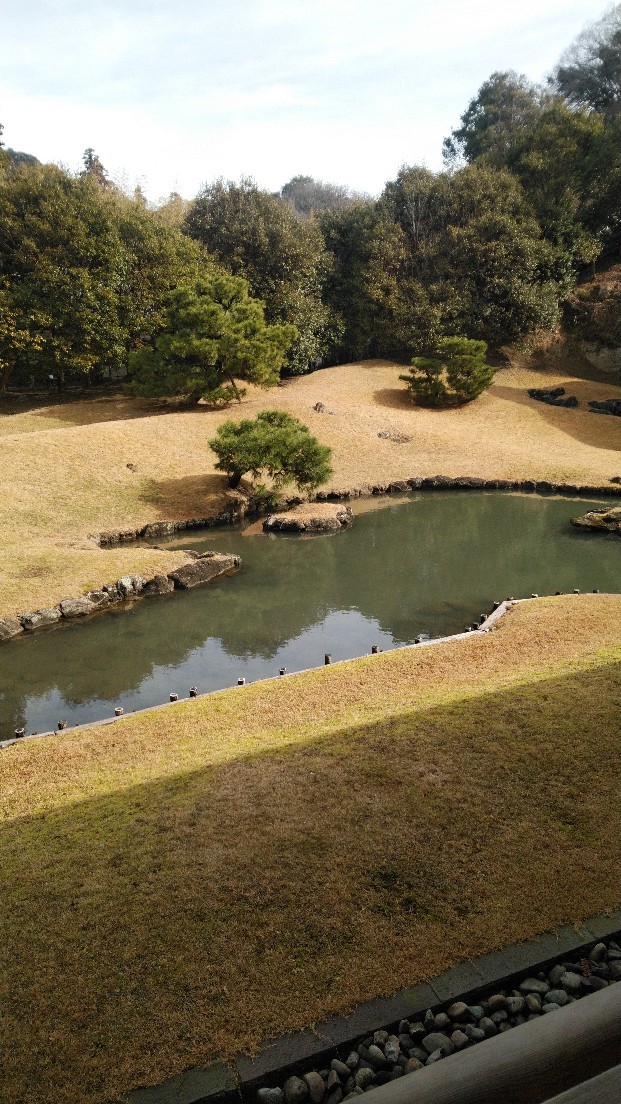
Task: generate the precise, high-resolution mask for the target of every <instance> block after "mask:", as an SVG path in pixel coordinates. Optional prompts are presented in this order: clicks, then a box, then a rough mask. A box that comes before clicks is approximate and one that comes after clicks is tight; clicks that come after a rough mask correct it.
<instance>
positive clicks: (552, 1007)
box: [541, 1001, 561, 1012]
mask: <svg viewBox="0 0 621 1104" xmlns="http://www.w3.org/2000/svg"><path fill="white" fill-rule="evenodd" d="M560 1007H561V1006H560V1004H555V1003H554V1001H550V1003H549V1004H544V1006H543V1008H542V1009H541V1011H542V1012H556V1011H557V1009H559V1008H560Z"/></svg>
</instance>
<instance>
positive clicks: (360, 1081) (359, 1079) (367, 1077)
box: [354, 1066, 375, 1089]
mask: <svg viewBox="0 0 621 1104" xmlns="http://www.w3.org/2000/svg"><path fill="white" fill-rule="evenodd" d="M354 1081H355V1082H356V1088H358V1089H366V1088H368V1086H369V1085H373V1084H374V1082H375V1074H374V1073H373V1070H371V1069H367V1067H366V1066H363V1067H362V1069H359V1070H356V1074H355V1077H354Z"/></svg>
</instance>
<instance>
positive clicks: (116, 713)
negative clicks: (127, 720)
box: [114, 705, 124, 717]
mask: <svg viewBox="0 0 621 1104" xmlns="http://www.w3.org/2000/svg"><path fill="white" fill-rule="evenodd" d="M123 712H124V710H123V706H122V705H116V706H115V707H114V716H115V717H122V716H123Z"/></svg>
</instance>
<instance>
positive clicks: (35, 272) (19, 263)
mask: <svg viewBox="0 0 621 1104" xmlns="http://www.w3.org/2000/svg"><path fill="white" fill-rule="evenodd" d="M0 139H1V132H0ZM443 155H444V168H443V170H442V171H441V172H432V171H430V170H429V169H427V168H423V167H420V166H417V165H415V164H413V165H404V166H402V168H401V169H400V170H399V172H398V173H397V175H396V178H395V179H394V180H390V181H388V182H387V183H386V185H385V187H384V189H383V191H382V193H381V195H380V196H379V197H378V198H372V197H369V196H366V195H362V194H357V193H354V192H352V191H350V190H348V189H347V188H345V187H342V186H339V185H333V184H326V183H323V182H321V181H316V180H314V179H312V178H311V177H308V176H297V177H294V178H293V179H292V180H290V181H289V182H288V183H287V184H285V185H284V186H283V187H282V189H281V190H280V192H279V193H276V194H273V193H270V192H268V191H265V190H262V189H260V188H259V187H257V186H256V184H255V183H254V182H253V181H252V180H251V179H242V180H240V181H237V182H231V181H228V182H227V181H224V180H216V181H213V182H211V183H208V184H206V185H205V186H204V187H203V188H202V189H201V191H200V192H199V194H198V195H197V196H196V197H195V198H194V199H192V200H191V201H187V200H184V199H183V198H182V197H181V196H179V195H178V194H175V193H173V194H171V195H170V196H169V197H168V199H167V200H166V201H165V202H163V203H160V204H159V205H155V206H154V205H150V204H149V203H148V202H147V201H146V199H145V196H144V195H143V193H142V191H141V190H140V188H137V189H136V190H135V192H134V193H133V194H132V195H127V194H125V193H124V192H123V191H122V190H121V189H120V188H119V187H117V186H116V185H115V184H114V183H113V182H112V181H111V180H110V179H109V177H108V174H107V172H106V170H105V168H104V166H103V165H102V163H101V161H100V159H99V158H98V156H97V154H96V153H95V152H94V151H93V150H92V149H89V150H86V151H85V154H84V159H83V169H82V171H80V172H79V173H77V174H72V173H70V172H68V171H66V170H65V169H64V168H62V167H59V166H57V165H54V164H41V163H39V161H38V160H37V159H36V157H34V156H32V155H31V154H25V153H21V152H16V151H14V150H11V149H5V148H4V147H2V148H0V390H4V389H6V388H7V386H11V387H18V388H30V389H32V390H38V389H43V390H45V389H50V388H58V390H59V391H60V390H63V389H64V388H65V387H68V386H72V387H75V386H80V387H81V386H93V385H97V384H100V383H102V382H104V381H107V380H113V381H114V380H125V379H127V378H129V379H130V380H131V379H132V370H133V366H135V365H142V366H143V367H144V364H145V363H147V362H148V360H149V356H148V355H146V354H144V355H141V350H144V349H145V348H147V349H149V348H151V349H152V348H153V347H154V343H155V342H157V340H158V338H159V337H161V336H162V335H163V334H165V333H166V330H167V326H168V325H169V324H170V317H171V310H173V308H174V304H175V302H176V300H175V296H177V300H178V298H179V296H180V295H181V296H182V297H183V295H184V294H185V297H186V301H187V302H190V303H191V301H192V296H193V295H195V292H196V289H197V288H201V289H203V291H202V292H201V294H203V295H204V294H205V292H204V288H205V287H212V286H215V285H218V286H224V285H222V283H221V278H223V277H224V276H225V275H228V277H229V278H230V277H231V276H232V277H235V278H236V280H237V281H238V283H237V284H236V285H235V286H236V287H237V288H238V289H239V287H240V286H242V285H243V294H244V295H245V296H246V297H247V299H248V302H252V300H260V301H261V303H262V305H263V309H262V311H260V314H261V325H265V326H267V327H268V330H266V331H265V332H268V331H269V334H272V335H276V337H279V338H280V346H281V353H282V355H281V356H280V359H279V360H278V365H279V371H280V372H281V373H282V374H284V375H299V374H303V373H306V372H309V371H312V370H314V369H315V368H317V367H321V366H326V365H333V364H339V363H346V362H349V361H352V360H359V359H363V358H369V357H391V358H394V359H395V360H398V361H402V362H406V361H409V360H410V358H411V357H412V355H423V356H424V355H426V354H427V353H428V352H429V350H430V349H432V348H433V347H434V346H435V345H436V344H437V342H438V341H441V340H443V339H445V338H448V337H451V336H452V335H455V334H459V335H462V336H464V337H467V338H470V339H474V340H478V341H484V342H486V343H487V344H488V346H489V347H490V348H491V349H492V350H498V349H500V348H501V347H502V346H504V345H507V344H512V343H519V342H520V341H522V340H523V339H524V338H525V337H526V335H529V334H532V333H533V332H536V331H541V330H544V331H546V330H547V331H553V330H555V329H556V328H558V326H559V325H560V324H561V322H563V320H564V321H565V324H566V325H569V326H571V325H573V326H574V327H579V326H580V325H581V324H582V325H584V321H583V320H582V322H581V319H580V317H579V316H578V315H576V312H575V311H573V312H572V311H571V310H570V309H569V303H570V301H571V296H572V293H573V292H574V289H575V288H576V285H577V284H578V283H579V281H580V280H581V278H582V277H583V276H584V275H585V273H588V272H592V271H593V266H597V265H600V266H601V265H606V264H611V263H614V261H615V260H616V259H617V258H618V257H619V255H620V253H621V4H618V5H616V6H615V7H613V8H612V9H611V10H610V11H609V12H608V13H607V15H606V16H605V17H604V18H603V19H601V20H599V21H598V22H597V23H594V24H592V25H590V26H588V27H587V28H586V29H585V30H584V31H583V32H582V34H581V35H580V36H579V37H578V39H577V40H576V41H575V42H574V43H573V44H572V45H570V46H569V47H568V49H567V50H566V51H565V53H564V54H563V55H562V57H561V59H560V61H559V63H558V65H557V66H556V68H555V70H554V72H553V73H552V74H551V75H550V76H549V77H548V78H547V81H546V82H545V83H542V84H537V83H533V82H531V81H529V80H528V79H527V78H526V77H524V76H522V75H519V74H518V73H515V72H495V73H492V75H491V76H490V77H489V79H488V80H486V81H485V82H484V83H483V84H482V85H481V87H480V89H479V91H478V93H477V94H476V96H475V97H474V98H473V99H472V100H471V102H470V103H469V104H468V105H467V107H466V108H465V110H464V112H463V114H462V116H461V119H460V120H459V123H458V125H457V126H456V127H455V129H454V130H453V131H452V133H451V134H450V135H449V136H448V137H446V138H445V140H444V145H443ZM219 279H220V283H218V280H219ZM240 280H241V281H242V285H240V284H239V281H240ZM214 282H215V283H214ZM188 296H189V299H188ZM618 306H619V305H618V303H617V304H616V305H615V307H614V309H613V310H612V313H611V312H609V314H610V324H609V325H608V326H607V328H606V329H605V331H604V332H603V333H599V334H598V335H597V337H598V339H599V340H601V341H603V342H604V343H605V342H606V341H609V342H610V343H611V344H614V343H615V342H617V343H618V341H619V337H620V335H619V328H620V327H619V324H618V320H619V314H620V312H619V309H618ZM219 307H221V304H220V305H219ZM253 310H254V314H255V315H256V310H255V309H254V308H253ZM219 313H220V317H222V316H223V315H224V313H226V312H225V311H224V310H220V312H219ZM615 318H616V323H615ZM271 327H276V328H275V329H271ZM283 334H284V335H287V337H288V340H287V341H286V342H285V341H284V339H283ZM285 345H286V351H285ZM274 363H275V362H274ZM128 370H129V375H128ZM139 375H140V374H139ZM143 376H144V371H143ZM135 387H138V389H140V382H138V383H137V384H135ZM160 391H161V389H160ZM151 393H157V389H156V391H153V388H151Z"/></svg>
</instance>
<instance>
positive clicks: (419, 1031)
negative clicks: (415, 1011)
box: [410, 1020, 433, 1043]
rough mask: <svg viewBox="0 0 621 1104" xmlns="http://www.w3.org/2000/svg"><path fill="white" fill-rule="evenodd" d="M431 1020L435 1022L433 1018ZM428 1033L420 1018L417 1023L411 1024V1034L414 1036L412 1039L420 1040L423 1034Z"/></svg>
mask: <svg viewBox="0 0 621 1104" xmlns="http://www.w3.org/2000/svg"><path fill="white" fill-rule="evenodd" d="M431 1022H432V1023H433V1020H432V1021H431ZM426 1034H427V1030H426V1028H425V1025H424V1024H422V1023H421V1022H420V1020H416V1022H415V1023H412V1024H410V1035H411V1036H412V1039H413V1040H414V1042H415V1043H417V1042H419V1040H420V1039H422V1037H423V1035H426Z"/></svg>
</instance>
